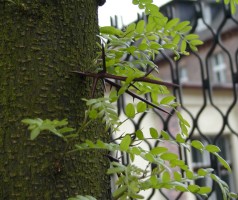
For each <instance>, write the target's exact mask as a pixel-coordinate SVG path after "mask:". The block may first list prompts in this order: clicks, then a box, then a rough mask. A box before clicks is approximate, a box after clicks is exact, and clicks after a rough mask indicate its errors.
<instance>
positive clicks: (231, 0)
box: [216, 0, 238, 14]
mask: <svg viewBox="0 0 238 200" xmlns="http://www.w3.org/2000/svg"><path fill="white" fill-rule="evenodd" d="M223 1H224V3H225V4H226V5H228V4H229V5H230V9H231V13H232V14H235V13H236V9H237V8H236V7H237V5H238V0H223ZM216 2H220V0H216Z"/></svg>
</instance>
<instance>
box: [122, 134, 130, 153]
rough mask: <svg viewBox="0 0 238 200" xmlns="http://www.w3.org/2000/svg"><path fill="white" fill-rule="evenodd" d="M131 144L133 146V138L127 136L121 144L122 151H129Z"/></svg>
mask: <svg viewBox="0 0 238 200" xmlns="http://www.w3.org/2000/svg"><path fill="white" fill-rule="evenodd" d="M130 144H131V136H130V135H128V134H127V135H126V136H125V137H124V138H123V139H122V141H121V143H120V150H121V151H127V150H128V149H129V146H130Z"/></svg>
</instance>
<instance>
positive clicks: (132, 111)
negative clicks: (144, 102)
mask: <svg viewBox="0 0 238 200" xmlns="http://www.w3.org/2000/svg"><path fill="white" fill-rule="evenodd" d="M125 114H126V116H127V117H128V118H133V117H135V107H134V105H133V104H132V103H129V104H127V105H126V108H125Z"/></svg>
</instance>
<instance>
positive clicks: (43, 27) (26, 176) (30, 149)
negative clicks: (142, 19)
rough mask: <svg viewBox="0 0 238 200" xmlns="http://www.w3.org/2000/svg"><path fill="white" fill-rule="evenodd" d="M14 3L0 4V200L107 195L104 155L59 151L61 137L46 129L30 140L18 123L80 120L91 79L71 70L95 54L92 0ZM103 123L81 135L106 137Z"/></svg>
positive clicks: (62, 147)
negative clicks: (77, 74) (85, 78)
mask: <svg viewBox="0 0 238 200" xmlns="http://www.w3.org/2000/svg"><path fill="white" fill-rule="evenodd" d="M13 1H14V0H13ZM15 1H16V2H18V3H16V4H15V3H7V1H4V0H1V1H0V180H1V181H0V199H6V200H18V199H20V200H25V199H34V200H37V199H41V200H48V199H49V200H52V199H59V200H64V199H66V198H67V197H70V196H74V195H75V194H90V195H93V196H95V197H97V198H98V199H103V200H105V199H110V196H109V195H110V192H109V190H110V188H109V178H108V176H106V175H105V172H106V169H107V168H108V160H107V158H106V157H105V156H104V154H105V152H93V151H88V152H81V153H76V154H64V150H65V148H66V145H65V143H64V142H63V141H61V139H59V138H57V137H55V136H51V135H49V134H47V133H45V134H42V135H41V136H39V138H37V139H36V140H35V141H30V140H29V132H28V131H27V130H26V127H25V126H24V125H22V124H21V120H22V119H24V118H29V117H30V118H36V117H40V118H42V119H45V118H48V119H56V118H57V119H63V118H68V120H69V122H70V125H71V126H72V127H78V126H79V124H80V123H81V122H82V119H83V116H84V110H85V105H84V103H83V102H82V101H81V98H83V97H86V98H87V97H88V96H89V94H90V89H91V88H90V81H89V79H87V80H86V81H85V80H81V79H80V78H79V77H77V76H76V75H74V74H72V73H70V71H73V70H82V71H84V70H87V69H88V68H89V67H91V63H92V59H93V58H94V57H95V47H96V46H95V43H96V40H97V38H96V34H97V32H98V26H97V3H96V0H15ZM102 126H103V125H102V124H94V125H93V126H91V128H88V129H87V130H85V131H84V133H83V134H82V136H81V137H80V140H81V141H83V140H84V139H85V138H89V139H93V140H94V139H97V138H101V139H106V138H107V136H106V135H102V134H100V129H101V130H103V127H102Z"/></svg>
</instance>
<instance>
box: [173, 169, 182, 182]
mask: <svg viewBox="0 0 238 200" xmlns="http://www.w3.org/2000/svg"><path fill="white" fill-rule="evenodd" d="M174 179H175V180H176V181H179V182H180V181H181V179H182V175H181V173H180V172H177V171H175V172H174Z"/></svg>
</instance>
